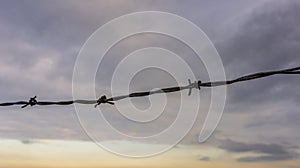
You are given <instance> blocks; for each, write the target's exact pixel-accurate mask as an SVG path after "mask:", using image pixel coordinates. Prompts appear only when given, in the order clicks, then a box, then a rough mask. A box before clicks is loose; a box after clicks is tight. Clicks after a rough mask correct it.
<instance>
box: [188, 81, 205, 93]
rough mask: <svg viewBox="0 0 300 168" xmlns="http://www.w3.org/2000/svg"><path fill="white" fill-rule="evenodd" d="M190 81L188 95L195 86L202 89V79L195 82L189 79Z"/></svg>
mask: <svg viewBox="0 0 300 168" xmlns="http://www.w3.org/2000/svg"><path fill="white" fill-rule="evenodd" d="M188 82H189V85H188V87H189V93H188V95H189V96H190V95H191V94H192V89H193V88H198V89H199V90H200V89H201V87H200V86H201V84H202V82H201V81H200V80H199V81H195V82H194V83H192V82H191V80H190V79H188Z"/></svg>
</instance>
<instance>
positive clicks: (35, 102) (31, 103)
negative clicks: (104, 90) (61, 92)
mask: <svg viewBox="0 0 300 168" xmlns="http://www.w3.org/2000/svg"><path fill="white" fill-rule="evenodd" d="M299 70H300V67H295V68H290V69H283V70H277V71H267V72H259V73H254V74H250V75H245V76H242V77H239V78H236V79H233V80H227V81H215V82H205V83H202V82H201V81H200V80H199V81H195V82H194V83H192V82H191V80H190V79H189V80H188V85H186V86H175V87H167V88H160V89H157V90H154V91H145V92H133V93H130V94H128V95H121V96H116V97H110V98H107V97H106V96H105V95H103V96H101V97H100V98H99V99H97V100H68V101H38V100H37V96H34V97H31V98H30V99H29V101H17V102H6V103H0V106H13V105H22V106H21V108H25V107H27V106H35V105H40V106H46V105H71V104H74V103H77V104H94V105H95V107H97V106H98V105H100V104H110V105H114V102H115V101H119V100H122V99H125V98H131V97H143V96H149V95H152V94H160V93H171V92H178V91H181V90H186V89H188V90H189V92H188V95H191V93H192V89H199V90H200V89H201V87H217V86H223V85H230V84H233V83H237V82H243V81H249V80H254V79H258V78H263V77H267V76H272V75H276V74H300V71H299Z"/></svg>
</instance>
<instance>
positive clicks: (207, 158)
mask: <svg viewBox="0 0 300 168" xmlns="http://www.w3.org/2000/svg"><path fill="white" fill-rule="evenodd" d="M198 160H200V161H210V157H208V156H203V157H200V158H199V159H198Z"/></svg>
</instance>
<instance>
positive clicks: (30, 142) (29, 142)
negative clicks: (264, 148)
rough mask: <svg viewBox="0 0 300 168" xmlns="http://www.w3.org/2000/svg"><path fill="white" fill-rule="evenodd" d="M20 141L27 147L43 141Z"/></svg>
mask: <svg viewBox="0 0 300 168" xmlns="http://www.w3.org/2000/svg"><path fill="white" fill-rule="evenodd" d="M20 141H21V143H22V144H25V145H28V144H36V143H41V141H38V140H33V139H23V140H20Z"/></svg>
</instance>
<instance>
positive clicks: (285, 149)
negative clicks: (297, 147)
mask: <svg viewBox="0 0 300 168" xmlns="http://www.w3.org/2000/svg"><path fill="white" fill-rule="evenodd" d="M220 142H221V143H220V145H219V148H221V149H224V150H226V151H228V152H231V153H245V152H254V153H257V154H259V155H261V156H249V157H248V156H245V157H241V158H238V159H237V161H239V162H257V161H282V160H291V159H295V158H297V157H298V154H297V153H296V152H294V151H293V150H292V149H291V148H294V147H291V146H288V145H281V144H264V143H244V142H238V141H234V140H231V139H225V140H221V141H220Z"/></svg>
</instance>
